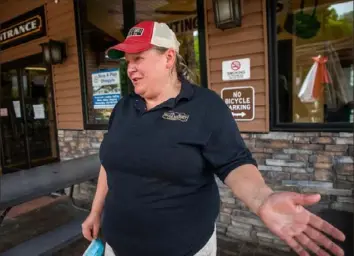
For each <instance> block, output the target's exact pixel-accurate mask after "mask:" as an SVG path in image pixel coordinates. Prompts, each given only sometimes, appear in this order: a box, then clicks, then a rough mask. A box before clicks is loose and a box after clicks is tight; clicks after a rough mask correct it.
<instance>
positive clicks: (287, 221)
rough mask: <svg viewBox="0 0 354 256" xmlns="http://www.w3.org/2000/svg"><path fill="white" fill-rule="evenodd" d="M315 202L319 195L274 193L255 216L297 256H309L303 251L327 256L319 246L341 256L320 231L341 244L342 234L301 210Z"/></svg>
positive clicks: (337, 248)
mask: <svg viewBox="0 0 354 256" xmlns="http://www.w3.org/2000/svg"><path fill="white" fill-rule="evenodd" d="M319 200H320V195H304V194H299V193H294V192H277V193H274V194H271V195H270V196H269V197H268V198H267V199H266V200H265V201H264V202H263V204H262V205H261V207H260V208H259V211H258V214H259V217H260V218H261V219H262V221H263V222H264V223H265V225H266V226H267V227H268V228H269V230H270V231H272V232H273V233H274V234H275V235H277V236H279V237H280V238H281V239H282V240H284V241H285V242H286V243H287V244H288V245H289V246H290V247H291V248H292V249H293V250H294V251H295V252H296V253H297V254H299V255H301V256H309V253H308V252H307V251H306V250H305V248H308V249H310V250H311V251H313V252H314V253H315V254H316V255H326V256H327V255H328V256H329V254H328V253H327V252H326V251H325V250H323V249H322V248H321V247H320V246H322V247H324V248H326V249H328V250H329V251H331V252H332V253H333V254H334V255H338V256H339V255H344V252H343V250H342V249H341V248H340V247H339V246H338V245H336V244H335V243H333V242H332V241H331V240H330V239H329V238H327V237H326V236H325V235H324V234H323V233H322V232H324V233H326V234H328V235H331V236H332V237H333V238H335V239H338V240H341V241H344V239H345V236H344V234H343V233H342V232H341V231H339V230H338V229H337V228H335V227H334V226H332V225H331V224H329V223H328V222H326V221H325V220H323V219H321V218H320V217H318V216H316V215H314V214H313V213H311V212H309V211H308V210H307V209H305V208H304V207H303V206H305V205H311V204H315V203H317V202H318V201H319Z"/></svg>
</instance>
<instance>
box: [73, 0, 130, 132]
mask: <svg viewBox="0 0 354 256" xmlns="http://www.w3.org/2000/svg"><path fill="white" fill-rule="evenodd" d="M78 2H79V3H80V5H79V6H77V7H76V8H77V11H78V12H79V16H80V35H81V47H82V55H83V56H82V57H83V59H84V69H83V73H84V75H83V77H85V78H84V79H85V84H86V85H85V88H84V90H83V91H84V95H83V96H84V98H85V100H84V101H85V102H84V103H85V114H86V115H85V116H86V126H90V125H91V126H92V128H94V129H100V128H101V127H102V128H104V127H106V125H107V124H108V120H109V116H110V114H111V112H112V109H113V107H114V106H115V104H116V103H117V102H118V101H119V100H120V99H121V98H122V97H123V96H124V95H126V94H128V93H129V86H128V81H127V77H126V67H125V63H124V61H119V60H109V59H108V58H106V56H105V51H106V50H107V49H108V48H109V47H110V46H112V45H115V44H117V43H119V42H121V41H123V40H124V32H123V7H122V1H121V0H104V1H101V0H100V1H98V0H87V1H78Z"/></svg>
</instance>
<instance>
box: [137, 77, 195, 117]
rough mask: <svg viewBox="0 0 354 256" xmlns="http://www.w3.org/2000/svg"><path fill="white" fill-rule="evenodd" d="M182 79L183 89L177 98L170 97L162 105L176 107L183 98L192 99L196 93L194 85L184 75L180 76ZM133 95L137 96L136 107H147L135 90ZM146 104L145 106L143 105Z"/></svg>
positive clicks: (140, 108)
mask: <svg viewBox="0 0 354 256" xmlns="http://www.w3.org/2000/svg"><path fill="white" fill-rule="evenodd" d="M180 81H181V91H180V93H179V94H178V95H177V97H176V98H175V100H173V99H170V100H167V101H166V102H164V103H163V104H161V105H160V107H169V108H174V107H175V106H176V105H177V104H178V102H179V101H180V100H182V99H186V100H191V99H192V97H193V94H194V89H193V87H192V85H191V84H190V83H189V82H188V81H187V80H186V79H184V78H183V77H181V78H180ZM132 95H133V96H134V97H136V98H137V99H136V103H135V107H136V108H137V109H139V110H141V111H143V109H144V108H145V100H144V99H143V98H142V97H141V96H140V95H138V94H136V93H135V92H134V91H133V92H132ZM143 106H144V107H143Z"/></svg>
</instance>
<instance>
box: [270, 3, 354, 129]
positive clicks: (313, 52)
mask: <svg viewBox="0 0 354 256" xmlns="http://www.w3.org/2000/svg"><path fill="white" fill-rule="evenodd" d="M285 2H288V1H285ZM290 2H292V4H291V5H284V8H280V9H278V13H277V40H278V41H277V42H278V74H279V76H278V85H279V87H278V104H279V113H278V114H279V115H278V116H279V121H280V122H295V123H329V122H332V123H333V122H353V115H354V113H353V108H354V104H353V93H354V85H353V75H354V72H353V68H354V66H353V21H354V17H353V15H354V14H353V4H354V3H353V1H334V0H319V1H318V5H316V6H315V5H314V2H315V1H290Z"/></svg>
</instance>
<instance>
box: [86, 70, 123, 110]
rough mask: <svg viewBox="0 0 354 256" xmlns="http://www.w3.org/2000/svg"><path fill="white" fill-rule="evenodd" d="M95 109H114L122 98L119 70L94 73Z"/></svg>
mask: <svg viewBox="0 0 354 256" xmlns="http://www.w3.org/2000/svg"><path fill="white" fill-rule="evenodd" d="M92 88H93V108H94V109H113V108H114V106H115V105H116V103H117V102H118V101H119V99H120V97H121V85H120V76H119V69H108V70H102V71H97V72H93V73H92Z"/></svg>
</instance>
